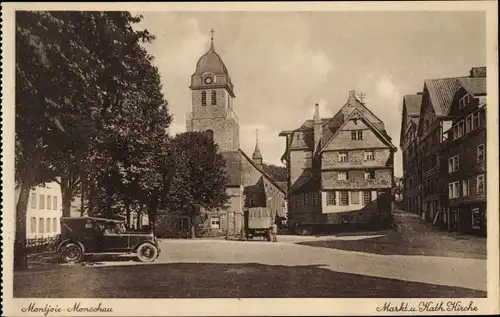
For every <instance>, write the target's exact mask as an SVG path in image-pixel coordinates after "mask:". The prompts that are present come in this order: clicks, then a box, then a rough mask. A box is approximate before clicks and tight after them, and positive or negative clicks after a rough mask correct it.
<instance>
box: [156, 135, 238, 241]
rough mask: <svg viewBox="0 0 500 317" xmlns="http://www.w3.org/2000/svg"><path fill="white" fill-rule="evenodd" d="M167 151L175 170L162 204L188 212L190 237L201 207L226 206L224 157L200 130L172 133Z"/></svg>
mask: <svg viewBox="0 0 500 317" xmlns="http://www.w3.org/2000/svg"><path fill="white" fill-rule="evenodd" d="M170 150H171V152H172V158H173V162H172V163H173V166H174V167H175V171H174V173H173V177H172V179H171V183H170V187H169V190H168V192H167V193H166V195H165V196H164V197H165V200H164V201H163V203H164V205H165V206H166V207H167V209H168V210H170V211H175V210H182V211H187V212H188V215H189V217H190V219H191V236H192V237H193V238H194V237H195V235H196V233H195V226H196V224H197V223H196V219H197V218H198V217H199V216H200V213H201V211H202V209H214V208H227V203H228V202H229V196H228V194H227V192H226V185H227V183H228V178H227V175H226V171H225V166H226V164H225V160H224V158H223V157H222V155H221V154H220V153H219V152H218V146H217V145H216V144H215V143H213V142H212V140H211V139H210V138H209V137H208V136H207V135H205V134H204V133H202V132H186V133H181V134H178V135H176V136H175V137H174V138H173V139H172V141H171V143H170Z"/></svg>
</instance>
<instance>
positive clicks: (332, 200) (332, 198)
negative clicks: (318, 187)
mask: <svg viewBox="0 0 500 317" xmlns="http://www.w3.org/2000/svg"><path fill="white" fill-rule="evenodd" d="M336 204H337V197H336V195H335V192H326V205H327V206H335V205H336Z"/></svg>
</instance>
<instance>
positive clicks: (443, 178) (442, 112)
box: [418, 68, 481, 228]
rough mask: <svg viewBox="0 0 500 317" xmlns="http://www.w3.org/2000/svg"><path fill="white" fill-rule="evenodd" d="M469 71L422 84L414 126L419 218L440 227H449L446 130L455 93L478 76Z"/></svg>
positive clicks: (474, 69)
mask: <svg viewBox="0 0 500 317" xmlns="http://www.w3.org/2000/svg"><path fill="white" fill-rule="evenodd" d="M478 69H479V68H473V69H472V70H471V72H470V76H464V77H452V78H441V79H428V80H425V81H424V88H423V94H422V104H421V107H420V117H419V124H418V139H419V152H420V160H421V184H422V186H421V191H420V196H421V203H422V211H421V213H422V217H423V218H426V219H427V220H429V221H431V222H432V223H434V224H435V225H438V226H441V227H443V228H449V227H450V219H449V216H450V215H449V206H448V202H449V199H448V159H449V158H448V154H447V152H446V151H445V148H446V142H447V139H448V133H447V131H448V130H449V129H450V128H451V125H452V120H453V118H452V117H450V108H451V105H452V102H453V100H454V98H455V93H456V92H457V91H458V90H460V89H461V88H462V85H463V84H464V83H465V82H467V81H468V80H470V79H471V78H474V77H478V76H480V74H481V73H480V72H479V73H478V72H477V70H478Z"/></svg>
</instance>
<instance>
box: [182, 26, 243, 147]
mask: <svg viewBox="0 0 500 317" xmlns="http://www.w3.org/2000/svg"><path fill="white" fill-rule="evenodd" d="M211 33H212V37H211V43H210V49H209V50H208V52H206V53H205V54H204V55H203V56H201V57H200V59H199V60H198V63H197V64H196V70H195V72H194V74H193V75H191V86H190V87H189V88H190V89H191V94H192V112H191V113H188V117H187V120H186V130H187V131H205V132H207V133H208V134H209V135H211V136H212V137H213V140H214V142H215V143H217V144H218V146H219V149H220V151H221V152H228V151H238V150H239V148H240V136H239V132H240V126H239V122H238V117H237V116H236V113H235V112H234V109H233V99H234V98H235V95H234V86H233V83H232V82H231V77H230V76H229V72H228V70H227V68H226V65H225V64H224V62H223V61H222V58H221V57H220V56H219V54H217V52H215V47H214V38H213V33H214V30H213V29H212V30H211Z"/></svg>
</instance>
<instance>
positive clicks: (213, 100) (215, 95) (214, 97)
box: [210, 90, 217, 106]
mask: <svg viewBox="0 0 500 317" xmlns="http://www.w3.org/2000/svg"><path fill="white" fill-rule="evenodd" d="M210 96H211V99H212V100H211V101H212V106H215V105H216V104H217V92H216V91H215V90H212V92H211V94H210Z"/></svg>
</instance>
